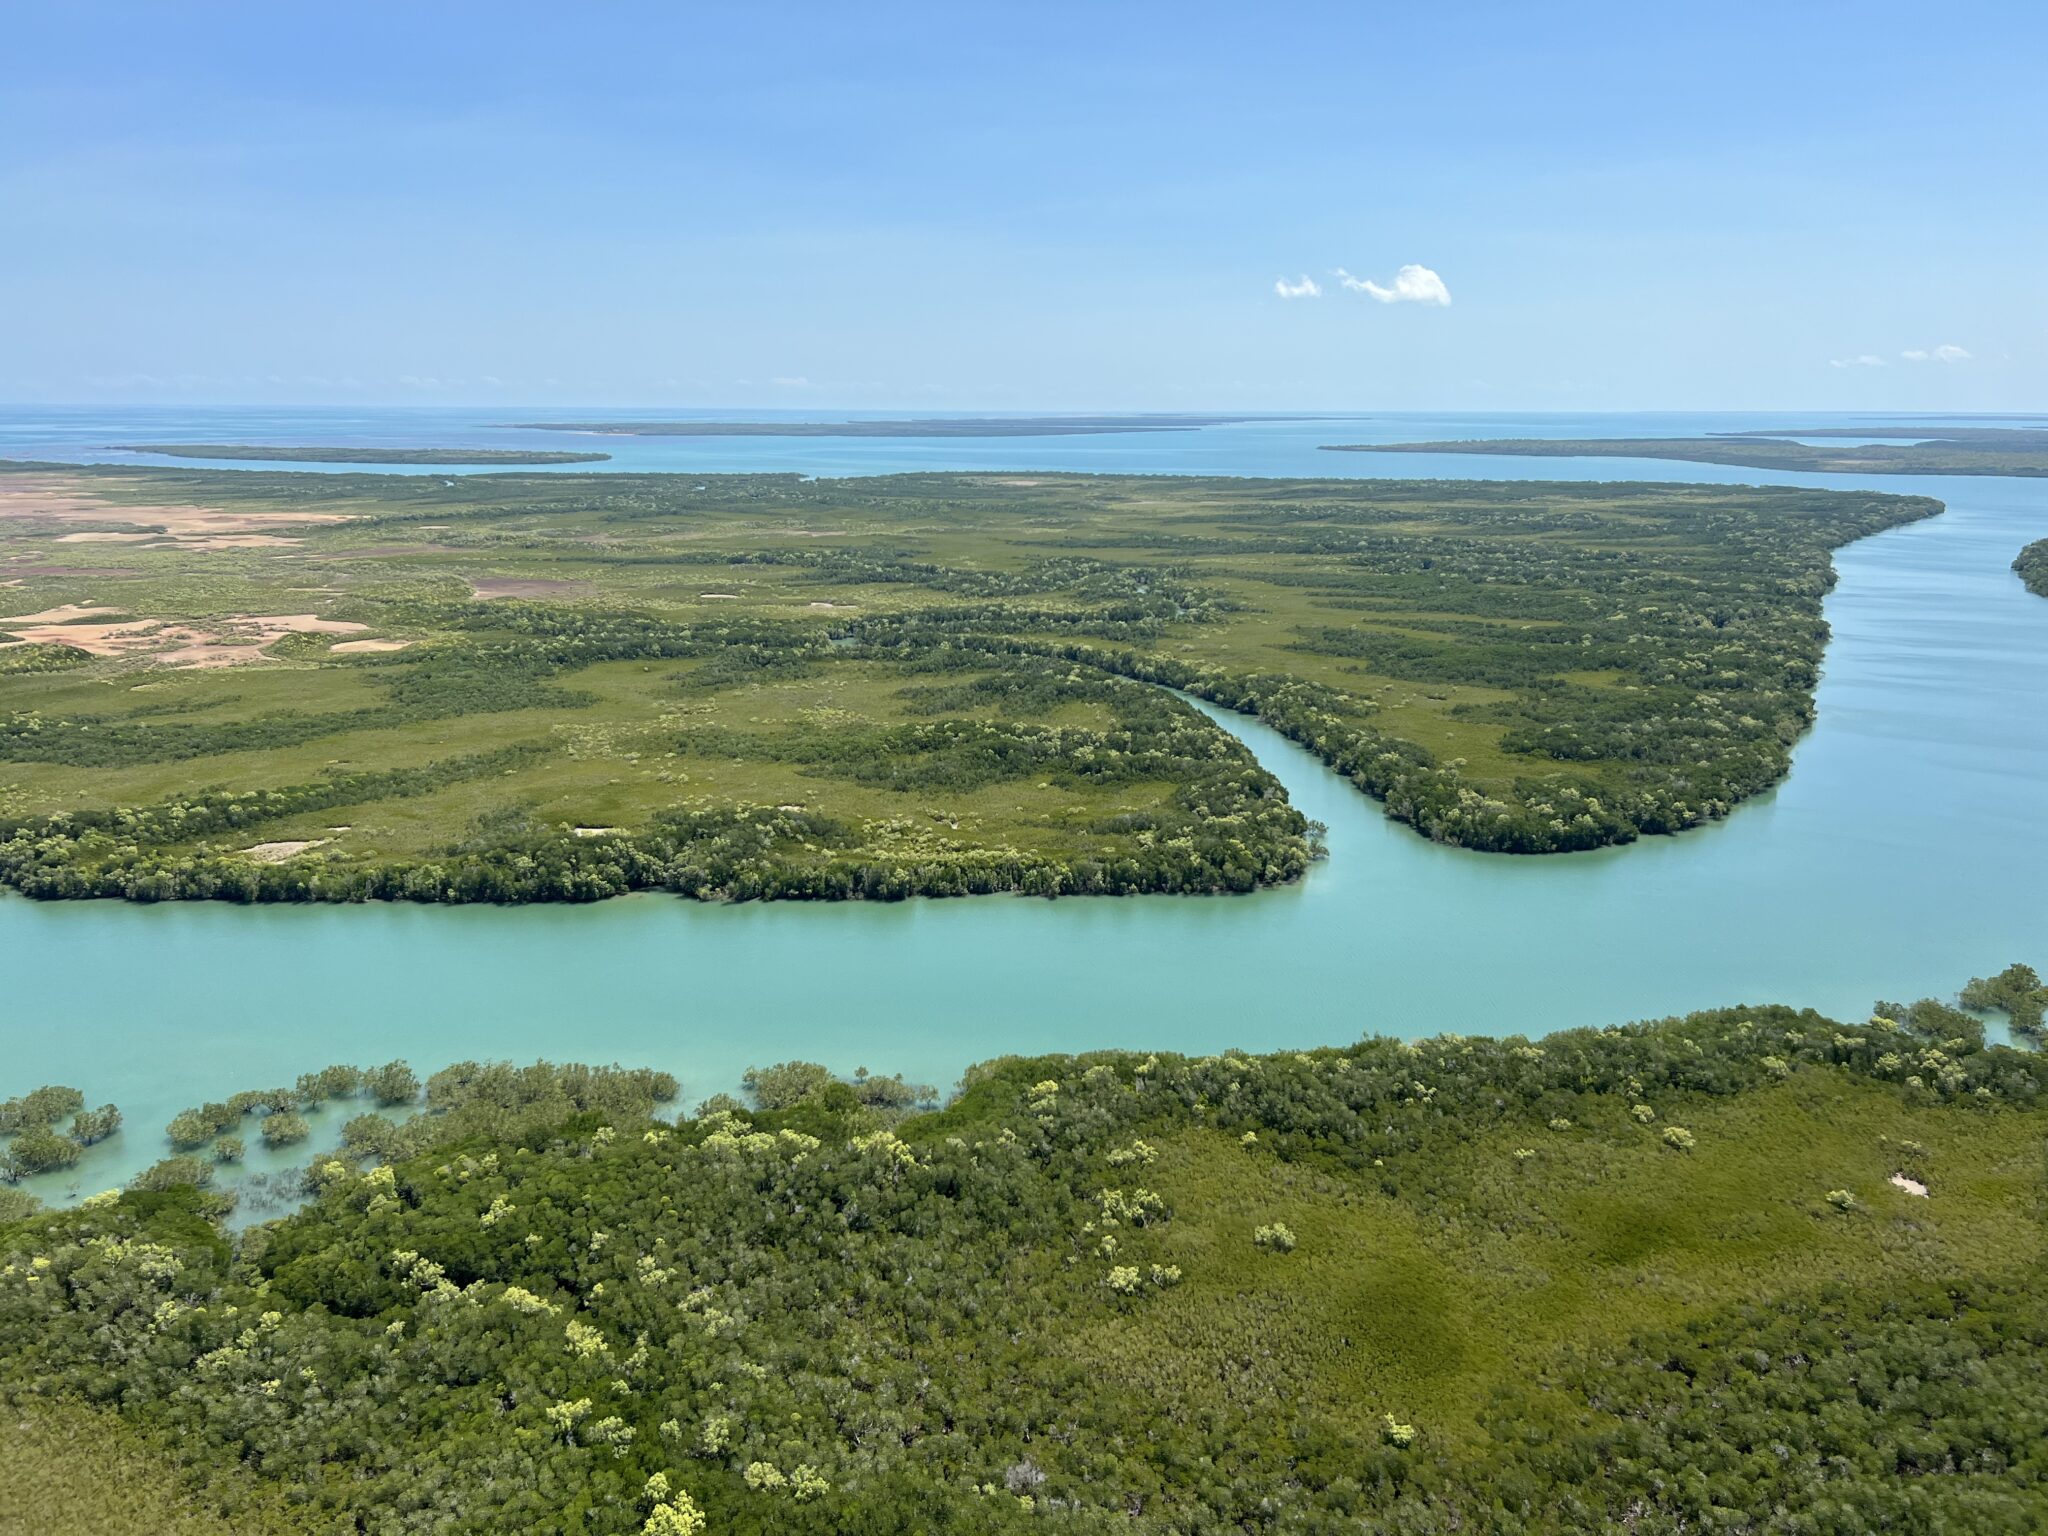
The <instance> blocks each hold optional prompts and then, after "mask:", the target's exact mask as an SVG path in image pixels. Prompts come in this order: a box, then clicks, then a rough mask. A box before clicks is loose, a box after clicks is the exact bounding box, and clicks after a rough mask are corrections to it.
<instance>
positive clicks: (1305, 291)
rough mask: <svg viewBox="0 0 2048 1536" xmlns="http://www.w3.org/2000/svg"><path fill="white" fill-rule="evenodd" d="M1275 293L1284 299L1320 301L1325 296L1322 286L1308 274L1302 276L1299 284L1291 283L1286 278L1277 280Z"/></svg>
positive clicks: (1274, 286) (1274, 285)
mask: <svg viewBox="0 0 2048 1536" xmlns="http://www.w3.org/2000/svg"><path fill="white" fill-rule="evenodd" d="M1273 291H1274V292H1275V293H1277V294H1279V295H1280V297H1281V298H1283V299H1320V298H1321V297H1322V296H1323V290H1322V287H1321V285H1320V284H1318V283H1317V282H1316V280H1315V279H1314V278H1312V277H1310V276H1309V275H1308V274H1307V273H1306V272H1304V273H1303V274H1302V275H1301V281H1300V282H1298V283H1290V282H1289V281H1287V279H1286V278H1284V277H1283V278H1279V279H1277V280H1276V281H1275V282H1274V284H1273Z"/></svg>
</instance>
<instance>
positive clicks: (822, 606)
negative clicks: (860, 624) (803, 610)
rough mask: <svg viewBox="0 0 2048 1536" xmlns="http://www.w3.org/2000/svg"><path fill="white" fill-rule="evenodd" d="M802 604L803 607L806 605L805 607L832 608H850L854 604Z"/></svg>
mask: <svg viewBox="0 0 2048 1536" xmlns="http://www.w3.org/2000/svg"><path fill="white" fill-rule="evenodd" d="M804 606H805V607H807V608H833V609H839V608H851V607H853V606H854V605H853V604H852V603H806V604H805V605H804Z"/></svg>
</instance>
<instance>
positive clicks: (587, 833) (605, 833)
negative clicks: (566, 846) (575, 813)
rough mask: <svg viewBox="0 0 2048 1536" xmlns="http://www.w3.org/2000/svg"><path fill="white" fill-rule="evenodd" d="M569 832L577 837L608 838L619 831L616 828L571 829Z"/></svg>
mask: <svg viewBox="0 0 2048 1536" xmlns="http://www.w3.org/2000/svg"><path fill="white" fill-rule="evenodd" d="M569 830H570V831H572V832H574V833H575V834H576V835H577V836H578V837H610V836H611V835H612V834H613V833H615V832H618V831H620V830H621V829H620V828H618V827H571V828H570V829H569Z"/></svg>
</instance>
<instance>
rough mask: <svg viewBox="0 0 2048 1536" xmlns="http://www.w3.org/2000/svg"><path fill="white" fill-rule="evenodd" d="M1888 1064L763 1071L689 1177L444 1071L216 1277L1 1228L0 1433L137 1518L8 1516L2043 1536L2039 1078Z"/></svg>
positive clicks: (199, 1200) (167, 1201)
mask: <svg viewBox="0 0 2048 1536" xmlns="http://www.w3.org/2000/svg"><path fill="white" fill-rule="evenodd" d="M2022 969H2023V968H2015V970H2014V971H2013V972H2011V973H2008V975H2017V974H2018V973H2019V972H2020V971H2021V970H2022ZM2025 974H2026V976H2027V978H2029V979H2032V977H2033V973H2031V972H2026V973H2025ZM1973 985H1979V986H1981V985H1982V984H1973ZM1878 1010H1879V1011H1878V1012H1876V1013H1875V1014H1874V1015H1873V1016H1872V1018H1871V1019H1870V1020H1869V1021H1867V1022H1865V1023H1862V1024H1848V1023H1841V1022H1837V1021H1834V1020H1830V1019H1826V1018H1823V1017H1821V1016H1819V1015H1817V1014H1815V1013H1812V1012H1810V1011H1807V1012H1798V1011H1794V1010H1791V1009H1786V1008H1778V1007H1753V1008H1742V1009H1732V1010H1724V1011H1718V1012H1713V1013H1705V1014H1699V1015H1694V1016H1692V1017H1689V1018H1686V1019H1675V1020H1666V1021H1662V1022H1659V1023H1654V1024H1647V1025H1632V1026H1628V1027H1626V1028H1608V1029H1585V1030H1575V1031H1568V1032H1565V1033H1562V1034H1557V1035H1552V1036H1548V1037H1546V1038H1544V1039H1542V1040H1540V1041H1536V1042H1530V1041H1527V1040H1524V1039H1520V1038H1514V1037H1510V1038H1507V1039H1467V1038H1460V1037H1456V1036H1445V1037H1439V1038H1436V1039H1431V1040H1423V1041H1418V1042H1414V1043H1412V1044H1411V1043H1404V1042H1400V1041H1395V1040H1389V1039H1385V1038H1367V1039H1365V1040H1363V1041H1361V1042H1359V1043H1358V1044H1356V1045H1353V1046H1349V1047H1343V1048H1335V1049H1318V1050H1314V1051H1308V1052H1300V1053H1281V1054H1275V1055H1270V1056H1248V1055H1244V1054H1241V1053H1226V1054H1224V1055H1221V1056H1211V1057H1204V1058H1199V1059H1193V1058H1186V1057H1180V1056H1173V1055H1167V1054H1160V1055H1153V1056H1147V1057H1139V1056H1136V1055H1132V1054H1126V1053H1115V1052H1108V1053H1098V1054H1093V1055H1087V1056H1081V1057H1063V1056H1062V1057H1043V1058H1033V1059H1018V1058H1006V1059H1003V1060H999V1061H996V1062H992V1063H988V1064H986V1065H984V1066H982V1067H978V1068H975V1069H973V1070H972V1071H970V1073H969V1074H968V1075H967V1078H966V1081H965V1084H964V1089H963V1091H962V1093H961V1094H960V1095H959V1096H958V1097H957V1098H956V1099H955V1100H954V1102H953V1103H952V1104H950V1105H949V1106H948V1107H947V1108H945V1109H944V1110H941V1111H938V1112H935V1113H917V1112H915V1101H916V1100H917V1099H918V1098H919V1094H918V1093H917V1091H916V1090H908V1089H904V1088H903V1085H901V1084H900V1083H896V1082H895V1081H894V1080H883V1079H872V1078H869V1079H861V1080H858V1081H855V1082H850V1083H842V1082H836V1081H834V1080H833V1079H832V1078H831V1076H830V1074H828V1073H826V1072H825V1071H824V1069H822V1068H816V1067H805V1066H803V1065H801V1064H787V1065H784V1066H781V1067H777V1068H773V1069H769V1070H767V1071H765V1072H762V1073H760V1074H758V1075H756V1076H754V1077H752V1078H751V1079H750V1082H751V1085H752V1093H753V1097H754V1102H753V1103H752V1104H750V1105H742V1104H740V1103H738V1102H736V1101H733V1100H730V1099H725V1098H723V1097H721V1098H720V1099H717V1100H714V1101H711V1102H709V1103H707V1104H705V1105H703V1106H700V1108H699V1109H698V1111H697V1112H696V1114H695V1115H694V1116H691V1117H683V1118H680V1119H678V1120H676V1121H675V1122H674V1123H673V1124H671V1123H669V1122H668V1121H666V1120H657V1119H654V1118H652V1117H653V1112H654V1108H655V1100H656V1099H657V1098H658V1097H662V1096H667V1095H669V1094H671V1093H672V1092H673V1089H674V1084H673V1083H672V1082H670V1081H664V1080H660V1079H658V1077H649V1076H646V1075H633V1074H617V1073H581V1072H567V1071H565V1072H563V1073H561V1074H559V1075H557V1074H555V1073H554V1072H552V1071H551V1070H550V1069H546V1068H532V1069H527V1070H525V1071H523V1072H519V1073H512V1072H508V1071H504V1070H502V1069H500V1070H498V1071H496V1072H492V1071H486V1070H481V1069H478V1068H476V1067H475V1066H474V1065H468V1066H464V1067H461V1068H456V1069H451V1071H450V1072H448V1073H444V1074H438V1075H437V1076H436V1078H435V1079H434V1080H433V1081H432V1082H430V1083H429V1084H428V1085H427V1088H426V1105H427V1107H426V1112H425V1113H423V1114H421V1115H419V1116H418V1117H416V1118H415V1119H413V1120H410V1121H408V1122H406V1123H405V1124H404V1125H403V1126H402V1127H397V1128H393V1127H392V1126H391V1125H390V1124H389V1123H388V1122H385V1121H381V1120H376V1119H375V1118H374V1117H369V1118H366V1119H363V1120H358V1121H352V1122H351V1123H350V1128H349V1133H348V1142H347V1149H346V1150H345V1151H344V1153H343V1154H341V1155H340V1156H338V1157H327V1156H322V1157H319V1158H316V1159H315V1163H314V1166H313V1168H312V1169H311V1170H310V1171H309V1173H308V1175H307V1188H308V1189H309V1191H310V1192H311V1197H312V1198H311V1204H309V1205H308V1206H307V1207H306V1208H305V1209H304V1210H302V1211H300V1212H299V1213H298V1214H295V1215H292V1216H289V1217H286V1218H284V1219H283V1220H281V1221H277V1222H273V1223H269V1224H266V1225H263V1226H258V1227H254V1228H251V1229H248V1230H246V1231H245V1232H244V1233H243V1234H241V1235H240V1236H239V1237H238V1238H236V1239H234V1240H233V1241H230V1240H229V1238H228V1237H227V1236H226V1235H225V1234H224V1233H223V1231H222V1230H221V1229H220V1228H219V1227H218V1226H217V1225H216V1222H217V1220H218V1218H219V1216H220V1214H221V1203H220V1201H219V1200H218V1199H217V1198H216V1197H214V1196H213V1195H211V1194H210V1193H208V1192H207V1191H205V1190H204V1189H202V1188H197V1187H193V1186H191V1185H189V1184H181V1183H179V1182H178V1181H177V1179H175V1178H173V1177H172V1176H171V1173H170V1172H166V1171H164V1170H153V1171H152V1173H151V1174H149V1175H145V1176H144V1177H143V1178H142V1179H141V1180H139V1181H138V1186H137V1187H136V1188H135V1189H133V1190H131V1191H130V1192H128V1193H126V1194H122V1195H109V1196H106V1197H102V1198H99V1199H96V1200H94V1201H91V1202H88V1203H87V1204H86V1205H85V1206H84V1207H81V1208H80V1209H77V1210H74V1211H70V1212H62V1213H52V1214H42V1215H35V1214H31V1215H28V1216H25V1217H21V1218H19V1219H17V1220H15V1221H14V1222H13V1224H12V1225H0V1400H4V1398H5V1397H6V1396H7V1395H8V1394H15V1395H16V1396H17V1397H18V1398H21V1399H23V1400H32V1401H33V1402H35V1404H36V1405H37V1406H36V1408H35V1410H34V1416H33V1417H31V1418H30V1420H29V1421H28V1422H29V1425H30V1428H31V1429H32V1430H34V1429H35V1428H36V1426H37V1425H38V1424H48V1423H52V1422H54V1423H57V1424H61V1425H65V1426H69V1427H70V1428H69V1433H70V1434H71V1435H73V1436H82V1437H83V1438H84V1439H85V1440H86V1441H87V1442H89V1443H90V1444H91V1445H92V1446H93V1450H92V1454H93V1455H94V1456H95V1457H99V1458H101V1459H102V1460H106V1459H109V1458H121V1459H124V1460H125V1461H126V1462H127V1463H129V1464H131V1465H132V1467H133V1470H132V1472H131V1473H129V1476H130V1477H132V1479H133V1486H126V1485H124V1486H123V1487H121V1488H119V1489H118V1490H114V1489H106V1490H95V1489H94V1488H93V1487H92V1486H90V1485H89V1484H86V1483H84V1482H82V1481H81V1480H80V1479H79V1478H77V1477H70V1478H69V1481H68V1483H67V1482H66V1481H65V1479H64V1478H63V1477H60V1476H59V1475H58V1471H60V1470H61V1466H62V1462H61V1458H62V1455H63V1454H64V1452H63V1451H62V1449H61V1442H60V1439H59V1438H58V1437H57V1436H55V1435H52V1434H50V1433H48V1432H47V1431H43V1432H42V1436H41V1438H40V1439H36V1438H34V1437H33V1436H32V1437H31V1439H30V1440H28V1441H27V1442H24V1443H21V1444H17V1445H16V1446H15V1447H13V1448H12V1449H11V1450H10V1449H9V1448H6V1447H4V1446H0V1467H5V1466H7V1465H9V1458H10V1457H11V1458H12V1463H13V1464H14V1465H18V1466H21V1467H23V1468H24V1469H25V1472H24V1473H22V1474H17V1475H24V1476H25V1477H26V1479H27V1481H26V1486H29V1487H31V1488H44V1487H48V1488H56V1487H63V1488H65V1489H66V1491H65V1492H64V1493H63V1495H62V1499H63V1501H64V1502H65V1503H66V1504H67V1505H71V1506H73V1508H72V1516H73V1519H74V1523H73V1524H72V1525H71V1526H69V1527H64V1526H58V1527H53V1528H54V1529H78V1530H97V1529H109V1530H111V1529H118V1528H120V1526H119V1525H118V1524H117V1523H113V1522H109V1521H102V1522H101V1523H99V1524H93V1523H91V1522H90V1521H86V1520H83V1518H82V1515H83V1514H84V1513H90V1512H91V1511H93V1510H95V1509H106V1508H108V1507H110V1501H112V1500H115V1499H137V1500H141V1501H143V1502H142V1503H140V1504H138V1506H137V1507H138V1508H143V1507H146V1508H152V1509H154V1508H159V1507H161V1508H166V1509H169V1508H175V1507H180V1504H181V1501H195V1502H197V1503H199V1504H201V1505H202V1506H203V1507H204V1508H203V1509H202V1511H201V1513H203V1512H204V1509H216V1510H223V1511H230V1510H234V1509H237V1508H246V1509H249V1510H251V1511H258V1512H263V1511H268V1510H270V1509H273V1508H275V1509H281V1510H283V1511H285V1512H287V1513H289V1514H290V1515H291V1516H292V1517H293V1518H294V1519H295V1520H296V1521H297V1522H298V1523H299V1524H300V1525H301V1526H302V1528H303V1529H305V1530H308V1531H339V1530H350V1531H368V1532H379V1533H385V1532H389V1533H398V1532H412V1531H428V1530H433V1531H443V1532H492V1533H511V1532H528V1531H531V1532H558V1531H562V1530H582V1531H588V1532H592V1533H598V1536H602V1533H624V1532H633V1531H644V1532H655V1533H662V1532H673V1531H687V1530H694V1529H697V1528H698V1527H696V1526H695V1525H694V1524H693V1523H692V1521H693V1519H694V1518H695V1517H697V1516H700V1515H701V1516H703V1517H705V1518H706V1519H707V1524H705V1525H704V1527H703V1529H705V1530H707V1531H711V1532H721V1533H725V1532H745V1533H753V1532H777V1533H797V1536H808V1533H814V1532H815V1533H819V1536H823V1533H828V1532H830V1533H837V1532H844V1531H865V1532H874V1533H881V1532H897V1531H904V1532H908V1531H913V1530H915V1531H947V1532H952V1531H958V1532H977V1533H978V1532H1004V1531H1012V1530H1015V1531H1023V1530H1028V1529H1038V1528H1041V1527H1043V1526H1044V1525H1046V1524H1047V1523H1048V1522H1050V1523H1052V1524H1054V1525H1056V1526H1058V1527H1059V1528H1060V1529H1063V1530H1071V1531H1076V1532H1085V1533H1099V1532H1111V1531H1120V1532H1130V1533H1136V1536H1150V1533H1155V1532H1156V1533H1162V1536H1163V1533H1167V1532H1173V1533H1177V1536H1178V1533H1200V1536H1207V1533H1222V1532H1267V1531H1273V1532H1277V1531H1283V1530H1284V1531H1302V1532H1312V1533H1323V1532H1331V1533H1334V1532H1339V1531H1343V1532H1362V1533H1368V1536H1434V1533H1440V1532H1452V1531H1461V1532H1471V1531H1489V1532H1510V1531H1512V1532H1529V1533H1536V1536H1548V1533H1557V1536H1563V1533H1586V1532H1613V1533H1622V1532H1644V1531H1680V1530H1687V1531H1692V1530H1699V1531H1719V1532H1757V1533H1766V1532H1768V1533H1784V1536H1792V1533H1817V1536H1864V1533H1867V1532H1870V1531H1873V1530H1885V1531H1897V1532H1909V1533H1930V1536H1931V1533H1937V1532H1949V1531H1956V1532H1960V1531H1970V1532H1973V1533H1978V1532H1985V1533H2011V1536H2020V1533H2026V1532H2035V1531H2039V1530H2040V1529H2042V1528H2043V1525H2044V1523H2048V1453H2044V1449H2043V1448H2044V1446H2048V1384H2044V1380H2043V1378H2042V1375H2041V1373H2040V1369H2039V1362H2040V1358H2041V1351H2042V1349H2043V1348H2044V1347H2048V1307H2044V1304H2043V1300H2042V1298H2043V1295H2044V1290H2043V1285H2042V1281H2043V1278H2044V1270H2043V1260H2044V1256H2048V1245H2044V1238H2048V1228H2044V1225H2043V1217H2044V1204H2043V1195H2044V1182H2043V1161H2042V1148H2043V1142H2044V1137H2048V1105H2044V1103H2043V1090H2044V1088H2048V1068H2044V1065H2043V1058H2042V1057H2041V1056H2040V1055H2039V1054H2038V1053H2035V1052H2030V1051H2019V1050H2014V1049H2011V1048H2009V1047H2006V1046H2001V1045H1987V1044H1986V1043H1985V1039H1984V1026H1983V1024H1982V1022H1981V1021H1980V1019H1979V1018H1978V1017H1977V1016H1975V1015H1973V1014H1970V1013H1967V1012H1964V1011H1961V1010H1959V1009H1957V1008H1954V1007H1951V1006H1947V1005H1943V1004H1939V1003H1935V1002H1923V1003H1919V1004H1914V1005H1911V1006H1903V1005H1899V1004H1892V1003H1880V1004H1879V1005H1878ZM385 1070H386V1072H387V1073H388V1072H389V1071H390V1070H392V1069H385ZM326 1076H332V1074H327V1075H326ZM343 1077H345V1078H348V1080H349V1081H353V1078H352V1077H350V1076H349V1075H348V1074H343ZM88 1086H89V1085H88ZM402 1087H403V1088H404V1089H405V1091H407V1092H416V1091H417V1085H416V1084H414V1083H411V1082H410V1081H408V1082H406V1083H405V1084H403V1085H402ZM386 1096H387V1097H388V1096H389V1095H388V1094H387V1095H386ZM253 1097H255V1098H257V1099H261V1100H263V1101H264V1102H265V1103H266V1104H269V1103H272V1102H274V1101H275V1100H276V1099H277V1097H278V1095H276V1094H274V1093H265V1094H258V1095H254V1096H253ZM287 1098H289V1096H288V1095H287ZM366 1127H368V1129H365V1128H366ZM372 1131H375V1134H374V1135H372V1134H371V1132H372ZM372 1154H375V1155H372ZM380 1159H381V1160H380ZM194 1166H195V1167H196V1170H197V1172H198V1174H199V1176H200V1177H201V1178H202V1180H203V1177H204V1170H205V1164H204V1163H200V1164H197V1165H194ZM168 1168H170V1165H166V1169H168ZM52 1416H55V1417H54V1419H53V1418H52ZM9 1417H12V1415H11V1413H10V1414H9ZM138 1436H148V1437H151V1438H149V1439H148V1440H147V1441H143V1440H139V1439H138V1438H137V1437H138ZM94 1464H97V1463H94ZM53 1469H55V1470H53ZM231 1469H239V1473H240V1474H246V1476H245V1477H242V1478H241V1480H237V1479H235V1478H226V1477H223V1475H222V1474H223V1473H225V1472H227V1471H229V1470H231ZM181 1479H182V1480H183V1482H182V1485H181ZM181 1486H182V1487H184V1488H186V1489H189V1490H190V1491H189V1492H180V1488H181ZM45 1497H46V1498H54V1497H56V1496H55V1495H46V1496H45ZM266 1497H269V1498H271V1499H272V1500H273V1501H274V1502H273V1503H272V1504H265V1503H263V1502H262V1501H263V1499H264V1498H266ZM152 1501H154V1502H152ZM111 1507H118V1506H117V1505H113V1506H111ZM664 1509H666V1510H667V1513H664V1512H663V1511H664ZM190 1528H192V1529H195V1530H203V1529H208V1528H209V1527H206V1526H203V1525H194V1526H191V1527H190ZM235 1528H237V1529H247V1528H259V1527H254V1526H236V1527H235Z"/></svg>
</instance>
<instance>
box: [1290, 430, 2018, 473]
mask: <svg viewBox="0 0 2048 1536" xmlns="http://www.w3.org/2000/svg"><path fill="white" fill-rule="evenodd" d="M1802 437H1819V438H1856V439H1862V438H1872V437H1896V438H1911V439H1915V441H1911V442H1899V443H1875V444H1873V443H1867V442H1860V441H1859V442H1856V443H1853V444H1850V443H1845V444H1843V446H1841V447H1839V448H1836V447H1829V446H1816V445H1815V444H1812V443H1802V442H1796V441H1791V439H1796V438H1802ZM1324 447H1326V448H1328V449H1329V450H1330V451H1332V452H1335V453H1498V454H1512V455H1514V456H1516V457H1518V458H1570V459H1582V458H1583V459H1596V458H1610V459H1682V460H1685V461H1686V462H1688V463H1693V464H1730V465H1735V466H1738V467H1741V468H1747V469H1791V470H1812V471H1819V472H1822V473H1827V474H1865V475H2048V431H2043V430H2040V429H2037V428H2028V427H1924V428H1919V427H1911V426H1906V427H1901V426H1898V425H1896V424H1888V425H1883V426H1868V427H1810V428H1788V429H1786V430H1784V431H1777V432H1741V433H1734V432H1730V433H1714V434H1712V435H1709V436H1706V437H1596V438H1548V437H1540V438H1539V437H1501V438H1480V439H1474V440H1471V441H1463V442H1436V443H1326V444H1324Z"/></svg>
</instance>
